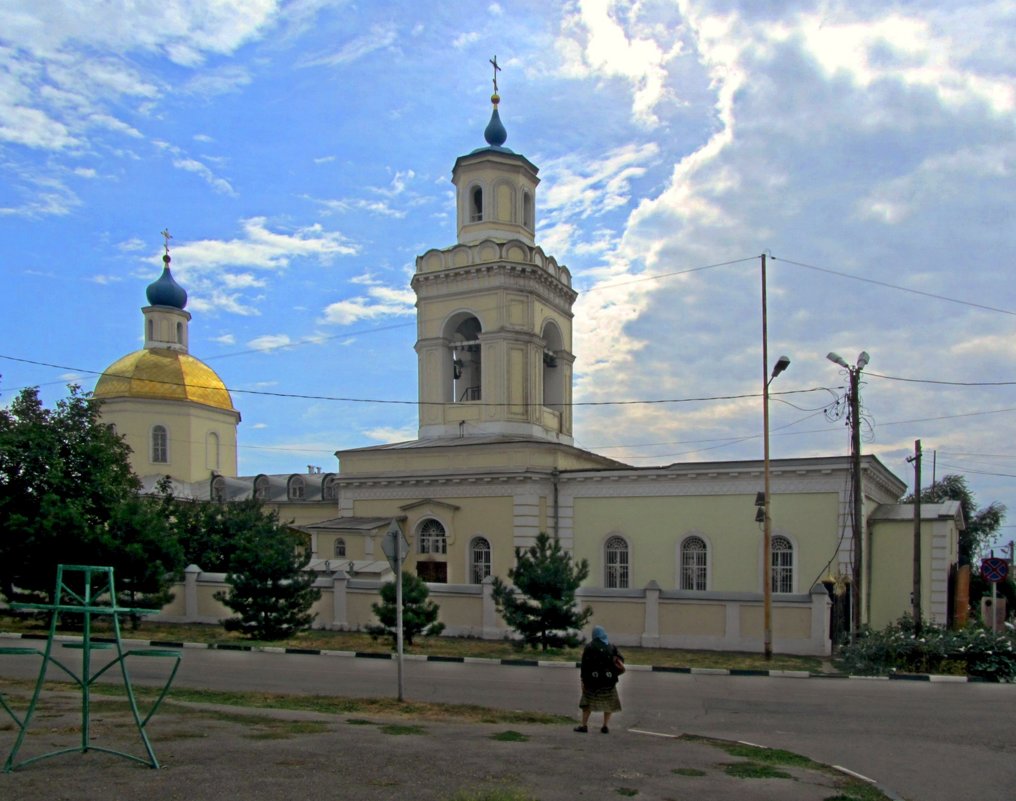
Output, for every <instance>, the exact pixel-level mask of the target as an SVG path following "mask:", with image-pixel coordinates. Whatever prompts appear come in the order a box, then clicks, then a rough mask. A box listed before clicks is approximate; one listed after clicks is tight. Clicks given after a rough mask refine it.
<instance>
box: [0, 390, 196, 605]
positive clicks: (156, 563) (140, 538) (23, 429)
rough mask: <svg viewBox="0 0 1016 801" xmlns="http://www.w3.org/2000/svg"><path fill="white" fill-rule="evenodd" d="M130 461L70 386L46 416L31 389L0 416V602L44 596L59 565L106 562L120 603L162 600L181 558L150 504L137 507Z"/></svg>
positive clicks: (88, 404) (92, 403) (124, 449)
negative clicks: (123, 595) (122, 597)
mask: <svg viewBox="0 0 1016 801" xmlns="http://www.w3.org/2000/svg"><path fill="white" fill-rule="evenodd" d="M129 457H130V448H129V447H128V446H127V444H126V443H125V442H124V441H123V439H122V438H121V437H119V436H117V435H116V434H115V433H114V432H113V431H112V430H111V429H110V428H109V427H107V426H106V425H104V424H103V423H102V421H101V419H100V417H99V408H98V404H97V403H96V402H95V401H93V400H91V399H90V398H88V397H87V396H86V395H85V394H84V393H82V392H81V390H80V389H79V388H78V387H76V386H72V387H70V388H69V395H68V397H67V398H64V399H62V400H60V401H59V402H58V403H57V404H56V407H55V408H54V409H46V408H44V407H43V405H42V402H41V400H40V399H39V392H38V390H37V389H35V388H29V389H24V390H22V391H21V392H20V393H18V395H17V396H16V397H15V398H14V400H13V401H12V403H11V405H10V407H9V408H6V409H0V592H2V593H3V595H5V596H6V597H7V598H8V599H10V600H38V599H39V598H40V597H41V598H49V597H50V596H51V595H52V592H53V584H54V576H55V574H56V566H57V565H58V564H60V563H63V564H81V565H109V566H111V567H113V568H114V573H115V578H116V583H117V586H118V587H120V588H126V592H127V596H128V597H131V598H144V597H146V596H151V598H152V599H153V600H154V599H156V598H158V597H166V595H165V593H166V590H167V588H168V587H169V585H170V582H171V580H172V574H174V573H176V572H177V571H178V570H179V569H180V567H182V565H180V564H179V553H178V551H176V550H175V548H174V547H173V545H172V543H171V542H169V541H168V540H171V539H172V537H171V536H170V535H169V534H168V532H167V530H166V528H165V527H164V526H163V525H162V523H161V522H160V520H159V513H158V508H157V506H156V505H155V504H152V503H148V502H143V501H141V500H139V498H138V496H137V493H138V490H139V489H140V482H139V481H138V478H137V476H135V475H134V473H133V472H132V470H131V466H130V458H129Z"/></svg>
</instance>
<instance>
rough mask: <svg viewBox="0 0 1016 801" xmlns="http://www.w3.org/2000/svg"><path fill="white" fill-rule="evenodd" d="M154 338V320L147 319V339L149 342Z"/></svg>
mask: <svg viewBox="0 0 1016 801" xmlns="http://www.w3.org/2000/svg"><path fill="white" fill-rule="evenodd" d="M153 339H155V320H149V321H148V340H149V342H150V341H152V340H153Z"/></svg>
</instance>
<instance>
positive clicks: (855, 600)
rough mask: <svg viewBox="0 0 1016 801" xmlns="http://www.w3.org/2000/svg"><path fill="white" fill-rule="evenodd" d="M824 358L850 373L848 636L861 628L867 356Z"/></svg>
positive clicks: (837, 355) (864, 354) (830, 355)
mask: <svg viewBox="0 0 1016 801" xmlns="http://www.w3.org/2000/svg"><path fill="white" fill-rule="evenodd" d="M826 358H827V359H828V360H829V361H831V362H833V364H838V365H839V366H840V367H842V368H843V369H844V370H846V371H847V373H848V374H849V375H850V419H849V422H850V455H851V461H852V468H851V474H852V475H851V479H852V480H851V495H852V501H853V505H852V514H851V517H852V518H853V520H852V521H851V522H852V523H853V526H852V535H853V540H854V548H853V566H852V570H851V571H850V572H851V578H850V639H851V640H853V639H854V638H856V637H857V633H858V632H859V631H860V630H861V559H862V557H863V550H862V544H861V535H862V526H861V515H862V514H863V510H862V508H861V507H862V503H861V501H862V496H861V390H860V387H861V371H862V370H863V369H864V368H865V367H866V366H867V364H868V362H869V361H870V359H871V357H870V356H869V355H868V352H867V351H865V350H862V351H861V353H860V354H859V355H858V357H857V362H856V364H855V365H854V366H853V367H851V366H850V365H849V364H847V360H846V359H844V358H843V357H842V356H840V355H839V354H838V353H832V352H830V353H829V354H828V355H827V356H826Z"/></svg>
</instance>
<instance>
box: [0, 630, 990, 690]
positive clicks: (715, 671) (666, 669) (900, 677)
mask: <svg viewBox="0 0 1016 801" xmlns="http://www.w3.org/2000/svg"><path fill="white" fill-rule="evenodd" d="M2 639H9V640H46V639H48V636H47V635H45V634H21V633H19V632H0V640H2ZM80 639H81V638H80V637H73V636H70V635H66V634H58V635H57V636H56V637H55V638H54V641H55V642H77V641H78V640H80ZM95 641H96V642H99V641H103V640H100V638H98V637H96V638H95ZM104 641H108V642H112V640H104ZM123 642H125V643H132V644H140V645H144V646H146V647H151V648H195V649H205V650H210V651H250V652H252V653H265V654H298V655H302V656H332V657H347V658H354V659H382V660H389V661H390V660H393V659H395V654H393V653H378V652H374V651H330V650H328V649H325V648H288V647H281V646H271V645H245V644H243V643H199V642H176V641H170V640H132V639H127V638H125V639H123ZM404 658H405V659H408V660H410V661H413V662H452V663H459V664H471V665H476V664H479V665H502V666H507V667H539V668H578V667H580V663H579V662H568V661H562V660H553V661H552V660H541V659H488V658H484V657H478V656H436V655H423V654H406V655H405V656H404ZM626 667H627V669H628V671H635V672H639V671H646V672H652V673H682V674H686V675H691V676H753V677H763V678H771V679H850V680H852V681H923V682H931V683H937V684H978V683H991V682H988V680H987V679H983V678H981V677H979V676H946V675H939V674H934V673H890V674H889V675H886V676H855V675H852V674H849V673H811V672H809V671H806V670H753V669H743V668H729V669H728V668H695V667H670V666H664V665H636V664H628V665H626Z"/></svg>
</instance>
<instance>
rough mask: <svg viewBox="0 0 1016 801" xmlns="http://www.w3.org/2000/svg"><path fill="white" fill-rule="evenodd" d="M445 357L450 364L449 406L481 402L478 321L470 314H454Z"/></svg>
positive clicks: (479, 330)
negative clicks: (448, 351) (451, 404)
mask: <svg viewBox="0 0 1016 801" xmlns="http://www.w3.org/2000/svg"><path fill="white" fill-rule="evenodd" d="M448 327H449V333H448V335H447V336H448V347H449V350H450V354H449V357H450V358H451V362H452V381H451V387H450V390H451V392H450V396H449V397H448V398H447V400H451V401H452V402H453V403H464V402H467V401H478V400H482V398H483V393H482V390H481V386H482V383H481V382H482V376H483V371H482V365H483V359H482V354H483V352H482V349H481V347H480V333H481V331H482V328H481V326H480V321H479V320H478V319H477V318H476V317H475V316H474V315H471V314H468V313H463V314H458V315H456V316H455V317H453V318H452V319H451V320H449V323H448Z"/></svg>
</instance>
